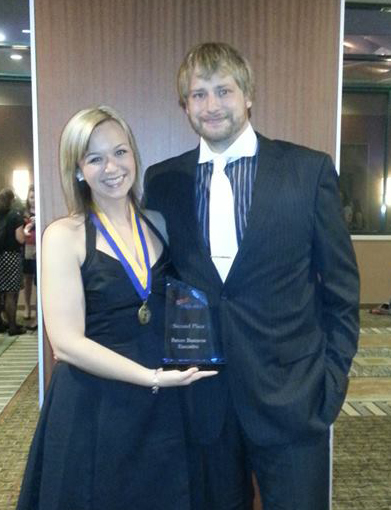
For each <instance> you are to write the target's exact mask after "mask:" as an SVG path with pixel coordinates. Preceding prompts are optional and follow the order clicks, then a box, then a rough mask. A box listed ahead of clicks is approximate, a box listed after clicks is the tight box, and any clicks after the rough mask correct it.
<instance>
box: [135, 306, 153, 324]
mask: <svg viewBox="0 0 391 510" xmlns="http://www.w3.org/2000/svg"><path fill="white" fill-rule="evenodd" d="M151 315H152V314H151V310H150V309H149V308H148V305H147V302H146V301H144V303H143V304H142V305H141V306H140V308H139V311H138V320H139V321H140V324H142V325H144V324H148V322H149V321H150V320H151Z"/></svg>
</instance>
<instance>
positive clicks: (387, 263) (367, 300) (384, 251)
mask: <svg viewBox="0 0 391 510" xmlns="http://www.w3.org/2000/svg"><path fill="white" fill-rule="evenodd" d="M353 245H354V249H355V252H356V256H357V262H358V267H359V271H360V279H361V298H360V302H361V304H362V305H373V304H379V303H383V302H385V301H387V302H388V301H389V300H390V299H391V241H390V240H384V241H381V240H375V241H371V240H358V239H357V240H356V239H355V240H354V241H353Z"/></svg>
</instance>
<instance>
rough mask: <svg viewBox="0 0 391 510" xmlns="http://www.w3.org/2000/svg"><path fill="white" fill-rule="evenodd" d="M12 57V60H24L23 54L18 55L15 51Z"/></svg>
mask: <svg viewBox="0 0 391 510" xmlns="http://www.w3.org/2000/svg"><path fill="white" fill-rule="evenodd" d="M10 58H11V59H12V60H22V58H23V57H22V55H18V54H17V53H13V54H12V55H10Z"/></svg>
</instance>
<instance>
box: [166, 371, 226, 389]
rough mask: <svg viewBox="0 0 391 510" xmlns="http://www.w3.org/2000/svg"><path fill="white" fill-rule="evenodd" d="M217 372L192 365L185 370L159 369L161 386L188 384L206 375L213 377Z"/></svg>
mask: <svg viewBox="0 0 391 510" xmlns="http://www.w3.org/2000/svg"><path fill="white" fill-rule="evenodd" d="M217 374H218V372H217V370H199V369H198V368H197V367H191V368H188V369H187V370H183V371H181V370H167V371H163V370H162V369H159V370H158V371H157V377H158V379H159V383H160V386H186V385H188V384H191V383H193V382H195V381H198V380H199V379H203V378H204V377H212V376H214V375H217Z"/></svg>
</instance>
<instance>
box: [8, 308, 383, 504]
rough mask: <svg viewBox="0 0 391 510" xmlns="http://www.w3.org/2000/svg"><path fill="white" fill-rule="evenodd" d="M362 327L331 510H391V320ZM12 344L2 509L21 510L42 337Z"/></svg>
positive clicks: (340, 430) (338, 427) (337, 448)
mask: <svg viewBox="0 0 391 510" xmlns="http://www.w3.org/2000/svg"><path fill="white" fill-rule="evenodd" d="M361 324H362V328H361V336H360V347H359V352H358V354H357V356H356V358H355V360H354V363H353V366H352V370H351V380H350V387H349V391H348V396H347V399H346V402H345V404H344V407H343V410H342V412H341V414H340V416H339V418H338V420H337V422H336V424H335V428H334V430H335V436H334V468H333V473H334V483H333V487H334V490H333V494H334V497H333V510H361V509H362V510H391V316H374V315H371V314H369V313H368V311H365V310H364V311H362V312H361ZM9 344H10V342H9V338H8V337H7V336H6V335H0V396H1V400H0V402H3V403H4V402H5V401H6V400H7V399H8V400H7V401H8V403H6V406H5V407H4V408H2V407H0V510H14V509H15V504H16V500H17V495H18V491H19V486H20V481H21V477H22V474H23V470H24V465H25V461H26V458H27V453H28V448H29V444H30V442H31V437H32V434H33V432H34V429H35V424H36V421H37V419H38V414H39V413H38V404H37V388H38V382H37V379H38V378H37V369H34V370H33V371H32V372H31V369H32V367H33V366H34V365H35V363H36V336H35V335H22V336H20V337H18V338H17V339H16V340H15V342H13V343H12V344H11V345H9ZM2 351H3V352H2ZM34 356H35V357H34ZM28 374H30V375H28ZM22 379H24V383H23V384H22V386H21V387H20V388H19V385H20V381H21V380H22ZM16 387H17V388H19V389H16V390H15V388H16ZM15 391H16V393H15ZM1 405H4V404H1ZM135 510H136V509H135ZM151 510H160V509H151ZM162 510H163V509H162ZM210 510H213V509H210Z"/></svg>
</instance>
